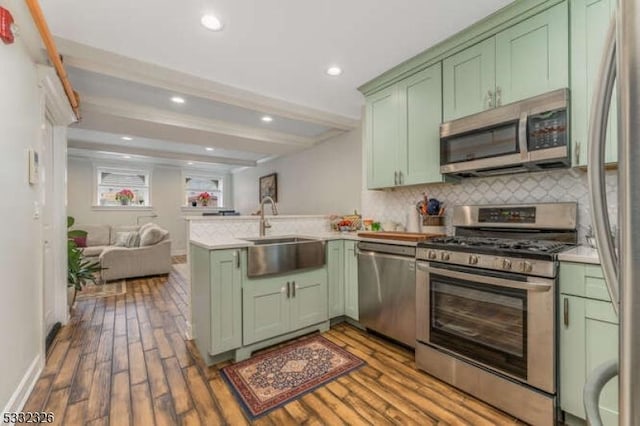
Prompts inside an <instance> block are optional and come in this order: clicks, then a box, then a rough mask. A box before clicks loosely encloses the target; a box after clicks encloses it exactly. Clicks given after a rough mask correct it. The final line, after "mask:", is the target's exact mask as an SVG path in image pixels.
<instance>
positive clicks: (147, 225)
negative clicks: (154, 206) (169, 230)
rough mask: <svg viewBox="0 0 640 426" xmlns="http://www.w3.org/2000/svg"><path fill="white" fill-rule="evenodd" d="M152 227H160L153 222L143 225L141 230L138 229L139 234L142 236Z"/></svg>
mask: <svg viewBox="0 0 640 426" xmlns="http://www.w3.org/2000/svg"><path fill="white" fill-rule="evenodd" d="M151 226H158V225H156V224H155V223H153V222H147V223H145V224H143V225H142V226H140V229H138V232H139V233H140V235H142V232H144V230H145V229H147V228H149V227H151Z"/></svg>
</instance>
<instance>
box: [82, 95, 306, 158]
mask: <svg viewBox="0 0 640 426" xmlns="http://www.w3.org/2000/svg"><path fill="white" fill-rule="evenodd" d="M82 110H83V114H90V113H99V114H104V115H111V116H117V117H123V118H130V119H135V120H142V121H146V122H150V123H155V124H163V125H169V126H174V127H183V128H189V129H193V130H200V131H205V132H210V133H216V134H222V135H229V136H235V137H238V138H244V139H251V140H254V141H260V142H269V143H273V144H285V145H293V146H299V147H309V146H311V145H313V143H314V140H313V139H312V138H308V137H304V136H296V135H291V134H288V133H282V132H277V131H274V130H268V129H260V128H256V127H249V126H243V125H239V124H232V123H229V122H225V121H220V120H212V119H208V118H203V117H196V116H193V115H187V114H179V113H176V112H172V111H167V110H164V109H161V108H153V107H149V106H145V105H139V104H135V103H132V102H128V101H123V100H119V99H114V98H103V97H97V96H83V97H82ZM80 127H82V126H80Z"/></svg>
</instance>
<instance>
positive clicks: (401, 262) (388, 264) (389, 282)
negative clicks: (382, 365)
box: [358, 242, 416, 348]
mask: <svg viewBox="0 0 640 426" xmlns="http://www.w3.org/2000/svg"><path fill="white" fill-rule="evenodd" d="M415 256H416V249H415V247H410V246H401V245H393V244H383V243H367V242H361V243H358V309H359V311H360V323H361V324H362V325H363V326H365V327H366V328H368V329H370V330H373V331H375V332H378V333H380V334H383V335H385V336H387V337H390V338H392V339H394V340H397V341H398V342H401V343H404V344H405V345H409V346H411V347H412V348H415V346H416V259H415Z"/></svg>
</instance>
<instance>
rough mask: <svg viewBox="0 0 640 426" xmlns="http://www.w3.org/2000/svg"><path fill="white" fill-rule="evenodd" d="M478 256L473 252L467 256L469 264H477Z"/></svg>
mask: <svg viewBox="0 0 640 426" xmlns="http://www.w3.org/2000/svg"><path fill="white" fill-rule="evenodd" d="M478 260H479V259H478V256H476V255H475V254H472V255H471V256H469V265H477V264H478Z"/></svg>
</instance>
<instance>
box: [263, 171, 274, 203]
mask: <svg viewBox="0 0 640 426" xmlns="http://www.w3.org/2000/svg"><path fill="white" fill-rule="evenodd" d="M258 193H259V196H260V200H259V201H260V202H262V200H263V199H264V197H267V196H269V197H271V198H273V201H275V202H278V174H277V173H271V174H270V175H266V176H261V177H260V182H259V192H258Z"/></svg>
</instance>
